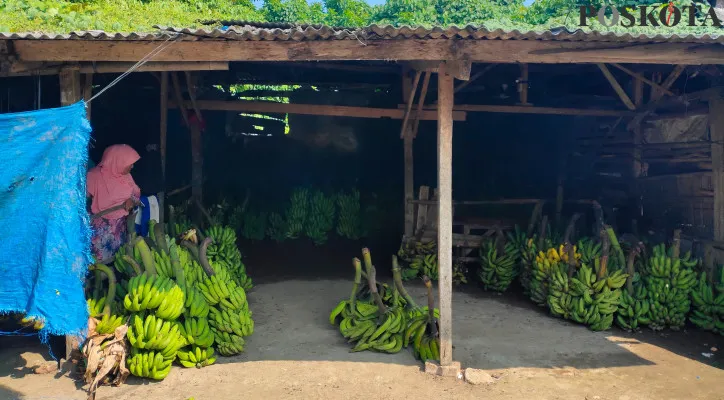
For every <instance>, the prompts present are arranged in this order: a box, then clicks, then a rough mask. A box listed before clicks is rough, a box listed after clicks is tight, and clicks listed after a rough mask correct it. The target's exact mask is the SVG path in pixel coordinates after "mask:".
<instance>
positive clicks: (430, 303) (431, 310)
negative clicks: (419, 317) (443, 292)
mask: <svg viewBox="0 0 724 400" xmlns="http://www.w3.org/2000/svg"><path fill="white" fill-rule="evenodd" d="M422 281H423V282H425V288H426V289H427V323H428V325H429V326H430V335H431V336H432V337H437V334H438V332H437V324H436V323H435V296H434V295H433V294H432V281H431V280H430V278H428V277H427V276H423V277H422Z"/></svg>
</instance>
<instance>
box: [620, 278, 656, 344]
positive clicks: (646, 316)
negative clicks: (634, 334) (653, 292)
mask: <svg viewBox="0 0 724 400" xmlns="http://www.w3.org/2000/svg"><path fill="white" fill-rule="evenodd" d="M632 285H633V292H634V293H633V294H630V293H629V292H628V291H627V290H623V291H622V292H621V303H620V304H619V306H618V311H617V312H616V324H617V325H618V326H620V327H621V328H622V329H625V330H627V331H635V330H637V329H639V328H640V327H642V326H647V325H649V324H650V323H651V306H650V304H649V300H648V292H647V290H646V286H645V285H644V284H643V281H641V279H640V278H639V277H638V273H636V274H635V277H634V279H633V282H632Z"/></svg>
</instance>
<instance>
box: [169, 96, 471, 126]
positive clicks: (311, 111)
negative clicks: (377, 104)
mask: <svg viewBox="0 0 724 400" xmlns="http://www.w3.org/2000/svg"><path fill="white" fill-rule="evenodd" d="M196 104H197V105H198V107H199V109H201V110H216V111H239V112H252V113H272V114H287V113H288V114H303V115H326V116H333V117H354V118H392V119H403V118H404V114H405V110H404V109H395V108H373V107H350V106H330V105H321V104H284V103H274V102H262V101H225V100H197V101H196ZM184 106H185V107H186V108H187V109H192V108H193V105H192V104H191V102H189V101H187V102H185V103H184ZM169 108H178V101H176V102H173V103H169ZM182 114H183V113H182ZM419 117H420V118H421V119H423V120H429V121H434V120H436V119H437V112H436V111H434V110H424V111H422V113H421V114H420V115H419ZM453 120H455V121H465V112H464V111H454V112H453Z"/></svg>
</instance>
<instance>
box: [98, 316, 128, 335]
mask: <svg viewBox="0 0 724 400" xmlns="http://www.w3.org/2000/svg"><path fill="white" fill-rule="evenodd" d="M124 320H125V318H124V317H123V316H121V315H111V314H103V317H102V318H101V319H100V320H99V321H98V324H96V332H97V333H99V334H101V335H107V334H110V333H113V332H115V331H116V328H118V327H119V326H121V325H123V321H124Z"/></svg>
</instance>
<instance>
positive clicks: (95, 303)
mask: <svg viewBox="0 0 724 400" xmlns="http://www.w3.org/2000/svg"><path fill="white" fill-rule="evenodd" d="M86 303H88V314H89V315H90V316H91V317H98V316H100V315H101V314H103V308H104V307H105V305H106V297H105V296H103V297H101V298H100V299H94V298H92V297H91V298H89V299H87V300H86Z"/></svg>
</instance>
